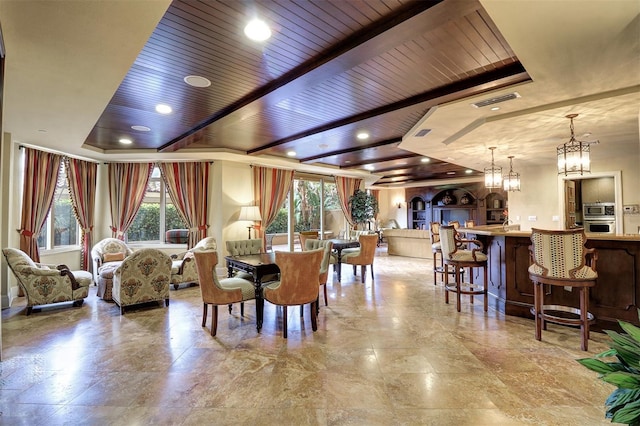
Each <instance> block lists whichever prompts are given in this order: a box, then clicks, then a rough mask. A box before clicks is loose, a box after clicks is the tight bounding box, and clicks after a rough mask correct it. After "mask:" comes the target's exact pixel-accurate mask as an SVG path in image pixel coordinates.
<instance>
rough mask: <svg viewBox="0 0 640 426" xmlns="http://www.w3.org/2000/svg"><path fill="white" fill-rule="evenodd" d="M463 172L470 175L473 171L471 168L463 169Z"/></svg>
mask: <svg viewBox="0 0 640 426" xmlns="http://www.w3.org/2000/svg"><path fill="white" fill-rule="evenodd" d="M464 172H465V173H466V174H468V175H470V174H471V173H473V170H471V169H467V170H465V171H464Z"/></svg>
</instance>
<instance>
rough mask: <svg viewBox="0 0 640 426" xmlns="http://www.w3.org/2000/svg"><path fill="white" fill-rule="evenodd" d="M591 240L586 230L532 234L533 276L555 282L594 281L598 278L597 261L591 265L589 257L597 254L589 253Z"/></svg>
mask: <svg viewBox="0 0 640 426" xmlns="http://www.w3.org/2000/svg"><path fill="white" fill-rule="evenodd" d="M586 241H587V237H586V235H585V233H584V229H582V228H576V229H566V230H545V229H536V228H533V229H532V230H531V246H529V252H530V254H531V262H532V265H531V266H530V268H529V272H531V273H533V274H536V275H541V276H545V277H551V278H561V279H592V278H595V277H597V273H596V272H595V261H592V262H590V264H591V265H590V266H589V265H587V254H590V253H594V252H595V251H594V250H593V249H587V248H586V247H585V243H586Z"/></svg>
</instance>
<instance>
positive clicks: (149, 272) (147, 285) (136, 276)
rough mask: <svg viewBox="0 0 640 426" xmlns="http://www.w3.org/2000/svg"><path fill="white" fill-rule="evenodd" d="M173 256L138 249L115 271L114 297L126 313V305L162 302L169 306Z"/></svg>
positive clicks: (156, 251)
mask: <svg viewBox="0 0 640 426" xmlns="http://www.w3.org/2000/svg"><path fill="white" fill-rule="evenodd" d="M170 281H171V258H170V257H169V256H168V255H167V254H165V253H163V252H161V251H160V250H157V249H152V248H145V249H140V250H137V251H136V252H135V253H133V254H132V255H131V256H129V257H127V258H126V259H125V260H124V261H123V262H122V263H121V264H120V266H118V268H117V269H116V270H115V272H114V273H113V291H112V297H113V300H114V301H115V302H116V303H117V304H118V306H120V314H121V315H122V314H124V308H125V306H130V305H137V304H139V303H146V302H155V301H158V302H162V300H164V301H165V305H166V306H169V282H170Z"/></svg>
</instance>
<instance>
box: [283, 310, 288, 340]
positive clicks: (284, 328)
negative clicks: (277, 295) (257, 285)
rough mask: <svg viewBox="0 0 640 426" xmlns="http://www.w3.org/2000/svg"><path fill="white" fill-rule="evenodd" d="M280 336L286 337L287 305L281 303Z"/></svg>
mask: <svg viewBox="0 0 640 426" xmlns="http://www.w3.org/2000/svg"><path fill="white" fill-rule="evenodd" d="M282 337H283V338H285V339H286V338H287V305H282Z"/></svg>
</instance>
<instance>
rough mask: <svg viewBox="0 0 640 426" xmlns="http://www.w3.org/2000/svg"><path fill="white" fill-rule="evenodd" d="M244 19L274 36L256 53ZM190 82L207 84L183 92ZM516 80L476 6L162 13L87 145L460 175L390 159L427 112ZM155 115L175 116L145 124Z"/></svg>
mask: <svg viewBox="0 0 640 426" xmlns="http://www.w3.org/2000/svg"><path fill="white" fill-rule="evenodd" d="M254 16H259V17H260V18H262V19H263V20H265V21H266V22H268V23H269V24H270V25H271V28H272V32H273V35H272V37H271V38H270V39H269V40H267V41H266V42H264V43H262V44H260V43H256V42H252V41H250V40H248V39H247V38H246V37H245V36H244V33H243V28H244V26H245V25H246V22H248V20H249V19H250V18H252V17H254ZM189 75H198V76H203V77H206V78H207V79H209V80H210V81H211V82H212V84H211V86H209V87H206V88H198V87H192V86H190V85H187V84H186V83H185V82H184V80H183V79H184V77H186V76H189ZM528 80H529V76H528V75H527V73H526V71H525V70H524V68H523V67H522V65H521V64H520V63H519V62H518V59H517V58H516V57H515V55H514V53H513V52H512V50H511V48H510V47H509V46H508V45H507V43H506V41H505V40H504V39H503V37H502V36H501V35H500V33H499V32H498V30H497V28H496V27H495V25H494V24H493V23H492V22H491V20H490V19H489V17H488V15H487V13H486V12H485V11H484V10H483V9H482V7H481V5H480V4H479V2H477V1H475V0H465V1H459V0H444V1H435V0H434V1H408V0H349V1H345V0H324V1H321V2H309V1H303V0H298V1H284V0H282V1H271V0H265V1H259V2H255V3H251V2H240V1H236V0H226V1H211V0H207V1H193V0H174V2H173V3H172V4H171V6H170V7H169V9H168V10H167V12H166V14H165V15H164V17H163V18H162V20H161V21H160V23H159V24H158V26H157V28H156V30H155V31H154V33H153V34H152V36H151V37H150V38H149V40H148V42H147V44H146V45H145V47H144V49H143V50H142V51H141V52H140V55H139V56H138V58H137V60H136V61H135V63H134V64H133V66H132V67H131V69H130V71H129V72H128V74H127V75H126V77H125V78H124V80H123V81H122V84H121V85H120V87H119V88H118V90H117V91H116V93H115V94H114V96H113V98H112V99H111V101H110V102H109V104H108V106H107V107H106V109H105V111H104V113H103V114H102V116H101V117H100V118H99V120H98V122H97V123H96V125H95V127H94V128H93V130H92V131H91V133H90V134H89V136H88V138H87V140H86V142H85V143H86V144H88V145H90V146H93V147H96V148H98V149H102V150H106V151H108V150H112V149H121V148H122V146H120V145H119V142H118V141H119V139H120V138H122V137H127V138H129V139H131V140H133V144H132V145H130V147H132V148H141V149H156V150H158V151H161V152H175V151H178V150H180V149H184V148H186V147H190V148H199V149H207V148H217V149H229V150H235V151H240V152H244V153H246V154H248V155H261V154H267V155H270V156H280V157H287V153H288V152H290V151H294V152H295V153H296V156H295V158H297V159H298V160H299V161H301V162H305V163H320V164H325V165H331V166H337V167H340V168H347V169H348V168H365V166H367V167H368V169H373V170H374V172H375V173H377V174H381V175H383V176H384V177H383V178H382V179H380V180H379V181H378V182H377V184H379V185H385V184H389V183H395V184H398V183H406V182H410V181H420V180H425V179H429V180H431V179H438V178H446V177H450V175H447V172H451V171H454V172H456V173H458V174H460V173H462V172H463V170H462V168H461V167H459V166H456V165H455V164H448V163H443V162H442V161H438V160H435V159H432V160H431V161H429V162H426V163H425V162H422V161H421V159H422V158H421V156H420V155H418V154H415V153H412V152H408V151H405V150H402V149H400V148H398V144H399V142H400V141H401V139H402V136H403V135H405V134H406V133H407V132H408V131H410V130H411V129H412V128H413V126H414V125H415V124H416V123H417V122H418V121H419V120H420V119H421V118H422V117H423V116H424V115H425V114H426V113H427V112H428V111H429V109H430V108H432V107H435V106H437V105H438V104H441V103H445V102H450V101H453V100H458V99H461V98H464V97H468V96H472V95H477V94H479V93H483V92H486V91H488V90H493V89H496V88H500V87H505V86H509V85H511V84H516V83H521V82H523V81H528ZM158 103H164V104H168V105H170V106H172V108H173V112H172V113H171V114H169V115H160V114H158V113H156V112H155V105H156V104H158ZM131 126H145V127H148V128H150V129H151V130H150V131H136V130H133V129H132V128H131ZM359 131H366V132H368V133H369V134H370V137H369V139H367V140H364V141H362V140H358V139H357V138H356V133H358V132H359ZM474 173H476V174H479V173H480V172H479V171H474Z"/></svg>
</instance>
